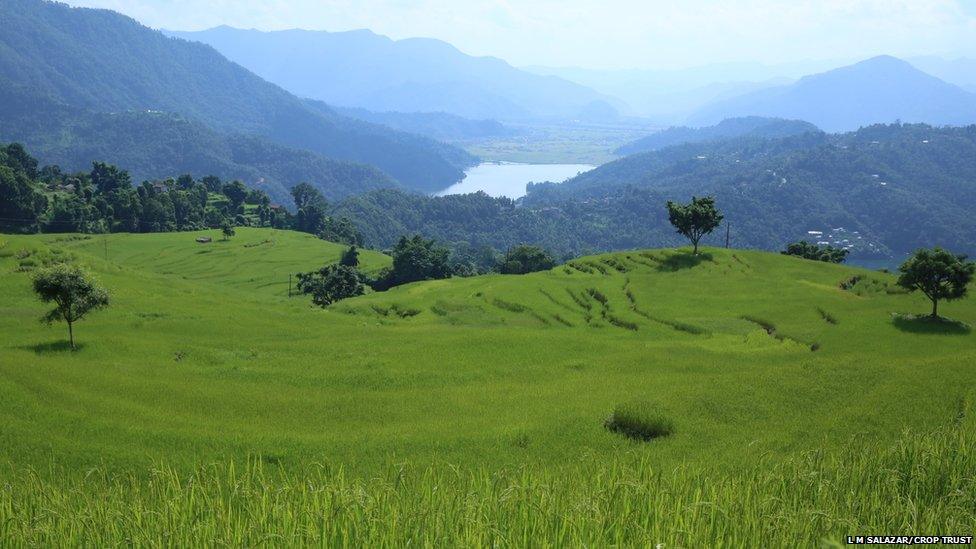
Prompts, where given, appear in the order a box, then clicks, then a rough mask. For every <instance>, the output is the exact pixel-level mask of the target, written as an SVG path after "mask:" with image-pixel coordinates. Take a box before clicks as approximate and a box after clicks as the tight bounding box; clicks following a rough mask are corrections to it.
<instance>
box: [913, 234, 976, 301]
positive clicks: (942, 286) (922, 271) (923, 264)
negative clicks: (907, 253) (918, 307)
mask: <svg viewBox="0 0 976 549" xmlns="http://www.w3.org/2000/svg"><path fill="white" fill-rule="evenodd" d="M898 270H899V271H901V276H899V277H898V285H899V286H901V287H902V288H906V289H908V290H910V291H913V292H914V291H916V290H918V291H920V292H922V293H923V294H925V296H926V297H928V298H929V299H930V300H931V301H932V318H938V317H939V301H940V300H943V299H944V300H946V301H949V300H953V299H960V298H962V297H965V296H966V286H968V285H969V283H970V282H972V280H973V275H974V274H976V263H973V262H972V261H966V256H964V255H954V254H952V253H950V252H948V251H946V250H943V249H942V248H934V249H931V250H918V251H917V252H915V253H914V254H913V255H912V257H910V258H908V261H905V262H904V263H902V265H901V267H899V268H898Z"/></svg>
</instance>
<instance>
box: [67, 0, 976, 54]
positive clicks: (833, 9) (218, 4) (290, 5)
mask: <svg viewBox="0 0 976 549" xmlns="http://www.w3.org/2000/svg"><path fill="white" fill-rule="evenodd" d="M68 2H69V3H70V4H73V5H79V6H82V5H83V6H92V7H104V8H110V9H114V10H116V11H120V12H123V13H125V14H127V15H130V16H132V17H134V18H135V19H138V20H139V21H141V22H143V23H144V24H146V25H149V26H152V27H157V28H168V29H174V30H198V29H203V28H208V27H213V26H216V25H221V24H226V25H231V26H235V27H243V28H257V29H262V30H276V29H286V28H305V29H313V30H328V31H342V30H351V29H360V28H368V29H371V30H373V31H375V32H378V33H380V34H385V35H388V36H390V37H393V38H409V37H416V36H424V37H432V38H440V39H442V40H446V41H448V42H450V43H452V44H454V45H455V46H457V47H458V48H460V49H461V50H462V51H464V52H466V53H470V54H473V55H494V56H497V57H501V58H503V59H505V60H507V61H509V62H510V63H512V64H515V65H531V64H539V65H550V66H583V67H591V68H680V67H688V66H696V65H704V64H709V63H716V62H739V61H750V62H761V63H767V64H777V63H787V62H795V61H801V60H811V59H813V60H817V59H859V58H864V57H869V56H872V55H877V54H881V53H887V54H892V55H897V56H901V57H910V56H916V55H928V54H936V55H944V56H969V57H976V0H724V1H721V0H669V1H663V0H288V1H284V0H210V1H207V0H68Z"/></svg>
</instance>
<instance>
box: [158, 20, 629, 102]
mask: <svg viewBox="0 0 976 549" xmlns="http://www.w3.org/2000/svg"><path fill="white" fill-rule="evenodd" d="M167 32H168V33H169V34H170V35H172V36H179V37H182V38H187V39H190V40H197V41H200V42H204V43H206V44H210V45H211V46H213V47H215V48H216V49H217V50H218V51H220V52H221V53H223V54H224V55H226V56H227V57H228V58H229V59H231V60H233V61H236V62H237V63H240V64H241V65H243V66H245V67H247V68H248V69H250V70H252V71H254V72H255V73H256V74H258V75H260V76H262V77H264V78H266V79H267V80H269V81H271V82H274V83H276V84H278V85H280V86H282V87H283V88H285V89H287V90H289V91H291V92H293V93H295V94H297V95H299V96H302V97H309V98H313V99H319V100H322V101H325V102H327V103H330V104H335V105H341V106H348V107H360V108H364V109H368V110H372V111H379V112H382V111H399V112H448V113H452V114H457V115H460V116H464V117H468V118H475V119H481V118H493V119H498V120H506V119H521V118H526V117H537V116H558V117H571V116H575V115H576V114H577V113H578V112H579V111H580V109H582V108H583V107H585V106H586V105H588V104H589V103H591V102H593V101H596V100H609V101H612V100H610V98H608V97H605V96H602V95H601V94H599V93H597V92H595V91H593V90H592V89H589V88H587V87H585V86H581V85H579V84H575V83H572V82H569V81H567V80H563V79H561V78H557V77H553V76H540V75H537V74H533V73H529V72H525V71H522V70H519V69H516V68H514V67H512V66H511V65H509V64H508V63H506V62H504V61H502V60H501V59H497V58H493V57H473V56H470V55H466V54H464V53H462V52H461V51H459V50H457V49H456V48H455V47H454V46H451V45H450V44H447V43H446V42H442V41H440V40H434V39H428V38H410V39H406V40H391V39H390V38H387V37H385V36H380V35H377V34H374V33H372V32H370V31H367V30H358V31H349V32H335V33H332V32H324V31H304V30H287V31H277V32H261V31H256V30H240V29H234V28H230V27H217V28H213V29H210V30H206V31H199V32H175V31H167Z"/></svg>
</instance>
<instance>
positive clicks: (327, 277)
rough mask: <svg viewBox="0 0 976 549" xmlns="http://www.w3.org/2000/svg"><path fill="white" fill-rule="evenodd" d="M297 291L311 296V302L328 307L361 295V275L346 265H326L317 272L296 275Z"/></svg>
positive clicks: (362, 291)
mask: <svg viewBox="0 0 976 549" xmlns="http://www.w3.org/2000/svg"><path fill="white" fill-rule="evenodd" d="M298 290H299V291H300V292H302V293H305V294H311V296H312V302H313V303H315V304H316V305H318V306H319V307H323V308H324V307H328V306H329V305H331V304H333V303H335V302H336V301H339V300H342V299H347V298H350V297H355V296H357V295H363V293H365V291H366V287H365V286H364V285H363V282H362V275H361V274H360V273H359V271H358V270H357V269H356V268H355V267H351V266H348V265H326V266H325V267H322V268H321V269H319V270H318V271H313V272H310V273H299V274H298Z"/></svg>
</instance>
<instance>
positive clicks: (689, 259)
mask: <svg viewBox="0 0 976 549" xmlns="http://www.w3.org/2000/svg"><path fill="white" fill-rule="evenodd" d="M703 261H714V260H713V259H712V254H706V253H699V254H698V255H695V254H693V253H691V252H686V253H676V254H671V255H669V256H668V257H667V258H666V259H663V260H661V261H660V262H659V263H658V266H657V270H659V271H665V272H674V271H680V270H681V269H691V268H692V267H696V266H697V265H698V264H699V263H701V262H703Z"/></svg>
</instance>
